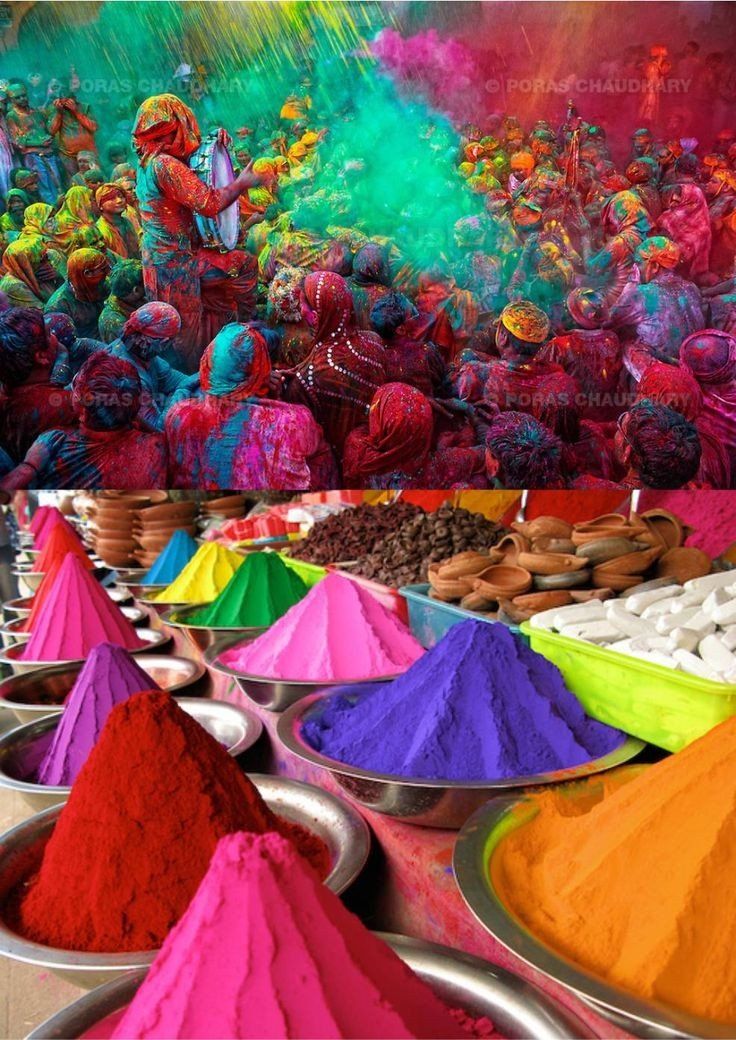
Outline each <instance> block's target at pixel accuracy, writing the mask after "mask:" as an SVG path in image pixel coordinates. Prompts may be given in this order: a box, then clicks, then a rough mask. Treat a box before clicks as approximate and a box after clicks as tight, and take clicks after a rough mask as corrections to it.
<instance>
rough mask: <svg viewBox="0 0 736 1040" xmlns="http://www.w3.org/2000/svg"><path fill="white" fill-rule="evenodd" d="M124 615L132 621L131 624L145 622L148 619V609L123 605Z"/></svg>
mask: <svg viewBox="0 0 736 1040" xmlns="http://www.w3.org/2000/svg"><path fill="white" fill-rule="evenodd" d="M120 610H121V611H122V613H123V615H124V616H125V617H126V618H127V619H128V621H130V623H131V625H135V626H136V627H137V626H138V625H143V624H145V622H146V621H148V611H146V610H142V609H141V607H121V608H120Z"/></svg>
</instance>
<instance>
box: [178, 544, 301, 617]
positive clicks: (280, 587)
mask: <svg viewBox="0 0 736 1040" xmlns="http://www.w3.org/2000/svg"><path fill="white" fill-rule="evenodd" d="M306 594H307V586H306V585H305V584H304V582H303V581H302V579H301V578H300V577H299V575H298V574H297V573H296V572H295V571H293V570H292V569H291V568H290V567H287V565H286V564H285V563H284V561H283V560H282V559H281V557H280V556H278V555H277V554H276V553H269V552H254V553H249V554H248V555H247V556H246V558H245V562H244V563H243V564H242V566H240V567H238V569H237V571H236V572H235V574H234V575H233V576H232V578H231V579H230V581H229V582H228V583H227V585H226V586H225V588H224V589H223V591H222V592H221V593H220V595H219V596H218V597H217V599H216V600H215V601H214V602H213V603H211V604H210V605H209V606H207V607H204V608H203V609H202V610H198V611H197V612H196V613H194V614H192V615H191V617H190V619H189V621H190V623H191V624H193V625H194V624H199V625H210V626H212V627H213V628H218V627H224V628H228V627H230V628H236V627H242V628H266V627H268V626H269V625H272V624H273V623H274V621H277V620H278V619H279V618H280V617H283V615H284V614H285V613H286V611H287V610H289V609H290V607H293V606H294V604H295V603H298V602H299V600H301V599H303V598H304V597H305V596H306Z"/></svg>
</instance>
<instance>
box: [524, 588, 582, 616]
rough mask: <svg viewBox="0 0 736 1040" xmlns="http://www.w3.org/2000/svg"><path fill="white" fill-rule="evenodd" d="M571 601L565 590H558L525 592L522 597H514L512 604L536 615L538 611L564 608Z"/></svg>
mask: <svg viewBox="0 0 736 1040" xmlns="http://www.w3.org/2000/svg"><path fill="white" fill-rule="evenodd" d="M572 601H573V599H572V595H571V593H569V592H568V591H567V589H558V590H552V591H550V592H527V593H525V595H523V596H515V597H514V599H513V604H514V606H516V607H518V608H519V609H520V610H529V611H531V612H532V613H533V614H537V613H539V611H540V610H552V608H553V607H566V606H568V604H570V603H572Z"/></svg>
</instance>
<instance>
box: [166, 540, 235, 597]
mask: <svg viewBox="0 0 736 1040" xmlns="http://www.w3.org/2000/svg"><path fill="white" fill-rule="evenodd" d="M243 559H244V557H243V556H241V555H240V553H236V552H233V551H232V550H231V549H226V548H225V547H224V546H223V545H218V544H217V543H216V542H206V543H205V544H204V545H200V547H199V548H198V549H197V551H196V553H195V554H194V556H193V557H192V558H191V560H190V561H189V563H188V564H187V565H186V566H185V567H184V570H183V571H182V572H181V574H179V575H178V577H176V578H175V579H174V581H173V582H172V583H171V584H170V585H169V586H168V587H167V588H165V589H163V590H162V591H161V592H159V594H158V595H157V596H154V597H153V598H154V599H155V600H156V601H157V602H160V603H210V602H211V601H212V600H213V599H215V597H216V596H219V595H220V593H221V592H222V590H223V589H224V588H225V586H226V585H227V583H228V582H229V581H230V579H231V578H232V576H233V574H235V572H236V570H237V569H238V567H240V565H241V564H242V562H243Z"/></svg>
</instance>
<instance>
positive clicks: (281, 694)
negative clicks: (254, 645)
mask: <svg viewBox="0 0 736 1040" xmlns="http://www.w3.org/2000/svg"><path fill="white" fill-rule="evenodd" d="M250 641H251V640H250V639H247V638H246V639H243V638H242V636H240V635H229V636H225V637H224V638H222V639H218V640H217V641H216V642H214V643H213V644H212V646H210V647H208V648H207V650H206V651H205V655H204V662H205V664H206V665H207V667H208V668H211V669H212V670H213V671H215V672H220V673H221V674H222V675H229V676H230V678H231V679H234V680H235V682H236V683H237V685H238V688H239V689H240V690H241V692H242V693H244V694H245V696H246V697H248V699H249V700H251V701H253V703H254V704H257V705H258V706H259V707H261V708H267V709H268V711H277V712H278V711H285V710H286V709H287V708H288V707H290V706H291V705H292V704H295V703H296V702H297V701H300V700H302V699H303V698H304V697H307V696H309V695H310V694H313V693H315V692H316V691H317V690H329V689H331V688H332V687H333V686H352V685H354V684H355V683H361V682H366V679H365V678H363V679H339V680H333V681H332V682H330V681H329V680H328V679H324V680H322V681H321V682H316V681H315V680H312V679H309V680H299V679H273V678H268V677H266V676H264V675H248V673H247V672H237V671H235V669H234V668H228V666H227V665H225V664H223V663H222V661H220V660H219V657H220V654H221V653H223V652H224V651H225V650H229V649H230V648H231V647H233V646H244V645H245V644H246V643H249V642H250ZM395 678H396V675H382V676H377V677H376V678H375V679H371V680H370V681H371V682H390V681H391V680H392V679H395Z"/></svg>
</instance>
